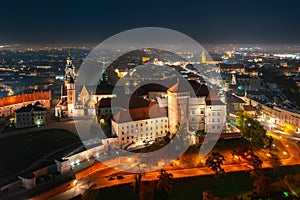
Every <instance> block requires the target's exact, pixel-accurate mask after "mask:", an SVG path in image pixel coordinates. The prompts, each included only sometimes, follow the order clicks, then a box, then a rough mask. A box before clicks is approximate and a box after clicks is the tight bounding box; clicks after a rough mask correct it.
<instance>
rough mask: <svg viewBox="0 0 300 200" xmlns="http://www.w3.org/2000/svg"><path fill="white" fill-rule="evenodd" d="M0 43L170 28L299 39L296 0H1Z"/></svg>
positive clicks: (232, 39)
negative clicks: (136, 29) (148, 27)
mask: <svg viewBox="0 0 300 200" xmlns="http://www.w3.org/2000/svg"><path fill="white" fill-rule="evenodd" d="M0 8H1V9H0V27H1V28H0V42H1V43H100V42H101V41H102V40H104V39H106V38H107V37H109V36H112V35H114V34H116V33H119V32H121V31H125V30H127V29H132V28H137V27H145V26H156V27H165V28H171V29H174V30H177V31H180V32H182V33H184V34H187V35H189V36H191V37H192V38H194V39H196V40H197V41H198V42H201V43H300V1H298V0H285V1H276V0H273V1H271V0H251V1H250V0H247V1H246V0H225V1H223V0H220V1H217V0H207V1H195V2H194V1H189V2H187V1H153V0H148V1H129V0H128V1H122V2H117V1H103V2H101V1H100V0H99V1H95V2H90V1H83V0H81V1H74V0H73V1H63V2H59V1H56V0H54V1H46V0H45V1H42V0H40V1H31V0H23V1H14V0H11V1H1V4H0Z"/></svg>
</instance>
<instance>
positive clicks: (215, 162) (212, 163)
mask: <svg viewBox="0 0 300 200" xmlns="http://www.w3.org/2000/svg"><path fill="white" fill-rule="evenodd" d="M224 161H225V158H224V156H223V155H222V154H221V153H219V152H213V153H212V155H211V156H209V157H208V158H207V159H206V162H205V165H206V166H208V167H209V168H210V169H211V170H212V171H213V172H215V175H216V177H219V176H221V175H223V174H224V173H225V170H224V169H223V168H222V167H221V165H222V164H223V162H224Z"/></svg>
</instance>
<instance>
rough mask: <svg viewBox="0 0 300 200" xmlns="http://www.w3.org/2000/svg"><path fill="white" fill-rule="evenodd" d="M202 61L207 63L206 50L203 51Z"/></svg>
mask: <svg viewBox="0 0 300 200" xmlns="http://www.w3.org/2000/svg"><path fill="white" fill-rule="evenodd" d="M201 62H202V63H206V55H205V52H204V51H202V55H201Z"/></svg>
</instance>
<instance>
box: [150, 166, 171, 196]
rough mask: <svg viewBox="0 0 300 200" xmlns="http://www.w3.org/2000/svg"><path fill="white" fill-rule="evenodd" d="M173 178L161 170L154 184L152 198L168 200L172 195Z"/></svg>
mask: <svg viewBox="0 0 300 200" xmlns="http://www.w3.org/2000/svg"><path fill="white" fill-rule="evenodd" d="M173 183H174V178H173V174H171V173H167V172H166V170H164V169H161V170H160V172H159V175H158V180H157V182H156V187H155V192H154V196H155V199H169V198H170V196H171V194H172V189H173Z"/></svg>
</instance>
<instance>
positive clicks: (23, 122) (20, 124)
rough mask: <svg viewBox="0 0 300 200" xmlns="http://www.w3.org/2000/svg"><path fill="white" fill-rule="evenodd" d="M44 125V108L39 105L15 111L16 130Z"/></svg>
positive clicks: (31, 105)
mask: <svg viewBox="0 0 300 200" xmlns="http://www.w3.org/2000/svg"><path fill="white" fill-rule="evenodd" d="M45 124H46V108H43V107H42V106H41V104H39V103H35V104H29V105H27V106H24V107H22V108H19V109H17V110H16V111H15V126H16V128H27V127H33V126H42V125H45Z"/></svg>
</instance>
